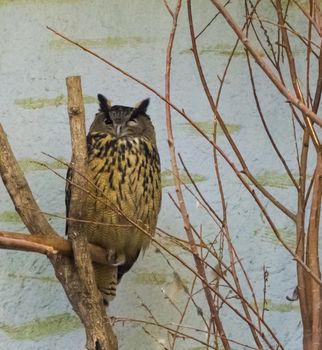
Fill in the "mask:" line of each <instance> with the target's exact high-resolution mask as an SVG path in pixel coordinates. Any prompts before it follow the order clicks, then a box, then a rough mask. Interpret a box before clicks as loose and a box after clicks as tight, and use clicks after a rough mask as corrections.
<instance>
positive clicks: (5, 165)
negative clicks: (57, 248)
mask: <svg viewBox="0 0 322 350" xmlns="http://www.w3.org/2000/svg"><path fill="white" fill-rule="evenodd" d="M0 175H1V177H2V180H3V183H4V185H5V187H6V189H7V191H8V193H9V195H10V197H11V199H12V201H13V203H14V205H15V208H16V211H17V213H18V214H19V215H20V217H21V220H22V221H23V223H24V224H25V225H26V226H27V228H28V230H29V231H30V233H32V234H42V235H44V234H47V235H56V233H55V231H54V229H53V228H52V227H51V226H50V224H49V223H48V221H47V219H46V217H45V216H44V215H43V214H42V213H41V211H40V209H39V206H38V204H37V202H36V200H35V199H34V197H33V195H32V193H31V190H30V187H29V185H28V183H27V181H26V179H25V177H24V175H23V173H22V170H21V169H20V166H19V165H18V162H17V160H16V158H15V156H14V154H13V152H12V150H11V147H10V144H9V142H8V139H7V135H6V134H5V132H4V130H3V128H2V125H1V124H0Z"/></svg>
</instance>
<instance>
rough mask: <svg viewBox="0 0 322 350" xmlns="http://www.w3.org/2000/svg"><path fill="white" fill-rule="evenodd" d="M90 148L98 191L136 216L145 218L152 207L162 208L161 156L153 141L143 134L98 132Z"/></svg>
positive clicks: (155, 209)
mask: <svg viewBox="0 0 322 350" xmlns="http://www.w3.org/2000/svg"><path fill="white" fill-rule="evenodd" d="M95 136H96V137H95ZM88 151H89V170H90V177H91V179H92V181H93V183H94V185H95V187H96V193H97V194H98V195H100V196H102V197H106V198H108V200H109V201H111V202H112V204H113V205H116V206H117V207H118V208H120V209H121V210H123V211H125V212H126V213H127V214H129V215H131V216H133V215H134V214H135V217H136V218H140V219H144V218H145V217H146V216H147V215H148V211H150V210H151V211H153V212H156V214H157V213H158V212H159V209H160V200H161V178H160V160H159V154H158V151H157V148H156V146H155V145H154V144H152V143H151V142H149V141H148V140H147V139H145V138H144V137H133V138H119V139H116V138H114V137H112V136H110V135H106V134H105V135H102V134H98V135H94V136H92V140H91V143H90V144H89V149H88ZM144 221H145V220H144Z"/></svg>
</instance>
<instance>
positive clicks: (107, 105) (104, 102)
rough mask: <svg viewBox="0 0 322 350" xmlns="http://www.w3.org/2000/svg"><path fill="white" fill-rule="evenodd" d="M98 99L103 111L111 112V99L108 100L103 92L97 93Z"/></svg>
mask: <svg viewBox="0 0 322 350" xmlns="http://www.w3.org/2000/svg"><path fill="white" fill-rule="evenodd" d="M97 99H98V102H99V106H100V110H101V112H103V113H105V114H106V115H108V114H109V110H110V108H111V101H110V100H108V99H107V98H106V97H105V96H103V95H102V94H98V95H97Z"/></svg>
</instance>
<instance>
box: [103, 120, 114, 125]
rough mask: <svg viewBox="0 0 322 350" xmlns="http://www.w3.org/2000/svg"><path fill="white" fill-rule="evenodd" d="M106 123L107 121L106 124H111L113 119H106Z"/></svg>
mask: <svg viewBox="0 0 322 350" xmlns="http://www.w3.org/2000/svg"><path fill="white" fill-rule="evenodd" d="M104 123H105V125H111V124H112V120H111V119H104Z"/></svg>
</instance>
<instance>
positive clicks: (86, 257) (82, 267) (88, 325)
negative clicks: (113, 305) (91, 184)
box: [66, 76, 117, 350]
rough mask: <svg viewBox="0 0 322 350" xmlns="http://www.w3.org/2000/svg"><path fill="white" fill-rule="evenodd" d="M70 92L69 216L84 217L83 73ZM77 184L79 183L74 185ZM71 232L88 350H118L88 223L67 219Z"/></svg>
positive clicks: (69, 81)
mask: <svg viewBox="0 0 322 350" xmlns="http://www.w3.org/2000/svg"><path fill="white" fill-rule="evenodd" d="M66 85H67V92H68V103H67V109H68V116H69V124H70V133H71V142H72V151H73V155H72V167H73V172H72V176H71V182H69V186H70V188H69V189H70V205H69V208H68V216H70V217H73V218H76V219H77V218H81V217H82V216H83V212H84V210H85V203H84V200H82V198H83V197H84V191H83V189H86V188H87V185H88V181H87V180H86V178H85V177H84V176H83V175H82V174H86V167H87V145H86V129H85V113H84V103H83V95H82V90H81V79H80V77H79V76H73V77H67V78H66ZM74 184H75V185H74ZM67 223H68V225H67V234H68V237H69V238H70V239H71V243H72V248H73V252H74V261H75V266H76V270H77V274H78V277H79V279H80V283H81V287H82V290H81V298H80V301H79V303H78V310H76V312H77V313H78V315H79V317H80V319H81V320H82V322H83V324H84V326H85V330H86V336H87V342H86V347H87V348H88V349H102V350H103V349H104V350H116V349H117V339H116V337H115V335H114V333H113V330H112V326H111V323H110V320H109V318H108V317H107V315H106V312H105V308H104V305H103V300H102V296H101V293H100V292H99V290H98V288H97V285H96V281H95V276H94V270H93V266H92V263H91V258H90V252H89V247H88V244H87V238H86V235H85V224H84V223H83V222H80V221H77V220H75V221H67Z"/></svg>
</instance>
